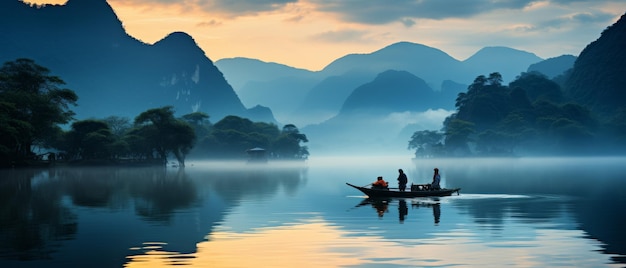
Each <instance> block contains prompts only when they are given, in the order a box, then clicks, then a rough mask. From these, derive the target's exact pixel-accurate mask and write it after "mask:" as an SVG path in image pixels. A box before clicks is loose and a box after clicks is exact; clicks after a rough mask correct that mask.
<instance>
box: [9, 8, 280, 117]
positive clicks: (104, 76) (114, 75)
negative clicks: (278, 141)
mask: <svg viewBox="0 0 626 268" xmlns="http://www.w3.org/2000/svg"><path fill="white" fill-rule="evenodd" d="M0 24H1V25H3V30H2V31H0V61H1V62H2V63H4V62H7V61H11V60H15V59H17V58H31V59H33V60H35V62H36V63H38V64H39V65H42V66H45V67H47V68H49V69H50V70H51V71H52V73H53V74H54V75H57V76H59V77H60V78H61V79H63V80H64V81H65V82H66V83H67V87H68V88H70V89H72V90H74V91H75V92H76V93H77V94H78V96H79V100H78V107H75V108H72V109H73V110H74V111H76V113H77V118H79V119H81V118H90V117H96V118H102V117H106V116H110V115H118V116H127V117H130V118H133V117H134V116H136V115H138V114H139V113H141V112H143V111H145V110H147V109H150V108H156V107H161V106H166V105H171V106H174V108H175V109H176V111H177V114H180V115H182V114H186V113H191V112H193V111H201V112H205V113H207V114H209V116H211V120H212V121H215V120H219V119H220V118H221V117H224V116H226V115H229V114H234V115H240V116H246V117H249V118H252V119H258V120H265V121H269V122H272V121H275V120H274V119H273V117H269V118H268V117H267V113H265V114H264V115H263V116H255V114H254V113H251V112H250V110H248V109H246V108H245V107H244V106H243V104H242V103H241V101H240V100H239V98H238V96H237V95H236V94H235V92H234V90H233V89H232V87H231V86H230V85H229V84H228V83H227V82H226V80H225V79H224V77H223V74H222V73H221V72H220V71H219V70H218V69H217V68H216V67H215V65H214V64H213V62H212V61H211V60H210V59H209V58H208V57H206V55H205V53H204V51H202V49H200V48H199V47H198V45H197V44H196V43H195V41H194V40H193V38H192V37H191V36H189V35H187V34H185V33H181V32H177V33H172V34H170V35H168V36H166V37H165V38H163V39H162V40H160V41H158V42H156V43H155V44H154V45H149V44H146V43H143V42H141V41H139V40H137V39H135V38H133V37H131V36H129V35H128V34H127V33H126V32H125V30H124V27H123V25H122V22H121V21H120V20H119V19H118V18H117V16H116V15H115V13H114V11H113V9H112V8H111V7H110V6H109V4H108V3H107V2H106V1H105V0H69V1H67V3H66V4H65V5H44V6H30V5H28V4H26V3H23V2H20V1H17V0H12V1H1V2H0Z"/></svg>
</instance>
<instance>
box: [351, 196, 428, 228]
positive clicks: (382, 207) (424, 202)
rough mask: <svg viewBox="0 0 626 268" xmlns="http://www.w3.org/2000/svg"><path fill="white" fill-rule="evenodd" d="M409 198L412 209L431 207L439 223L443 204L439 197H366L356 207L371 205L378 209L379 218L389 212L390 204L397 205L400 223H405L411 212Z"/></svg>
mask: <svg viewBox="0 0 626 268" xmlns="http://www.w3.org/2000/svg"><path fill="white" fill-rule="evenodd" d="M407 200H409V202H411V209H419V208H431V209H432V215H433V221H434V224H435V225H438V224H439V221H440V219H441V205H440V201H439V198H415V199H405V198H365V199H363V200H362V201H361V202H359V204H358V205H356V206H355V207H356V208H358V207H363V206H371V207H372V208H374V210H375V211H376V214H377V215H378V218H382V217H383V216H384V215H385V214H386V213H389V207H390V206H397V211H398V221H399V222H400V223H404V220H405V219H406V217H407V216H408V214H409V207H408V205H407Z"/></svg>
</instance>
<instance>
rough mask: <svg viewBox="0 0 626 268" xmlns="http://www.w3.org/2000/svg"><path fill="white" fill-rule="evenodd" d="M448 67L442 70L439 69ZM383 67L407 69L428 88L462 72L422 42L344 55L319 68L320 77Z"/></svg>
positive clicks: (453, 61)
mask: <svg viewBox="0 0 626 268" xmlns="http://www.w3.org/2000/svg"><path fill="white" fill-rule="evenodd" d="M444 66H445V68H446V69H447V73H446V72H441V69H442V68H444ZM386 70H404V71H408V72H410V73H412V74H414V75H416V76H418V77H421V78H422V79H424V80H425V81H426V83H427V84H429V86H430V87H431V88H434V89H436V90H438V89H439V86H440V84H441V81H443V80H446V79H450V78H451V77H450V76H453V77H452V78H456V77H455V76H456V73H458V72H462V71H463V67H462V66H461V65H460V62H459V61H458V60H456V59H454V58H452V57H451V56H450V55H448V54H446V53H445V52H443V51H441V50H439V49H435V48H432V47H428V46H425V45H421V44H416V43H410V42H398V43H394V44H392V45H389V46H387V47H384V48H382V49H380V50H377V51H375V52H372V53H369V54H349V55H346V56H343V57H341V58H339V59H337V60H335V61H333V62H331V63H330V64H329V65H328V66H326V67H325V68H324V69H322V71H320V72H321V73H322V74H323V76H330V75H342V74H344V73H347V72H354V71H357V72H362V73H369V74H373V75H376V74H379V73H381V72H384V71H386Z"/></svg>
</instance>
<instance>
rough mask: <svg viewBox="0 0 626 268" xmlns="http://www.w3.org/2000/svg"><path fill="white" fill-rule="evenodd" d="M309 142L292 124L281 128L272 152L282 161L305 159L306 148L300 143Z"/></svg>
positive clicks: (307, 152)
mask: <svg viewBox="0 0 626 268" xmlns="http://www.w3.org/2000/svg"><path fill="white" fill-rule="evenodd" d="M303 142H309V140H308V139H307V137H306V135H305V134H302V133H300V130H299V129H298V128H297V127H296V126H295V125H293V124H287V125H285V126H283V130H282V132H281V133H280V136H278V138H277V139H276V140H275V141H274V144H273V147H272V151H273V152H274V153H275V154H276V156H277V157H278V158H284V159H306V158H307V157H308V155H309V151H308V148H307V147H306V146H300V143H303Z"/></svg>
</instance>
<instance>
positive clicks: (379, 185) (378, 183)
mask: <svg viewBox="0 0 626 268" xmlns="http://www.w3.org/2000/svg"><path fill="white" fill-rule="evenodd" d="M387 187H389V185H388V184H387V182H386V181H385V180H383V177H382V176H378V178H377V179H376V181H375V182H374V183H372V188H375V189H387Z"/></svg>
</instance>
